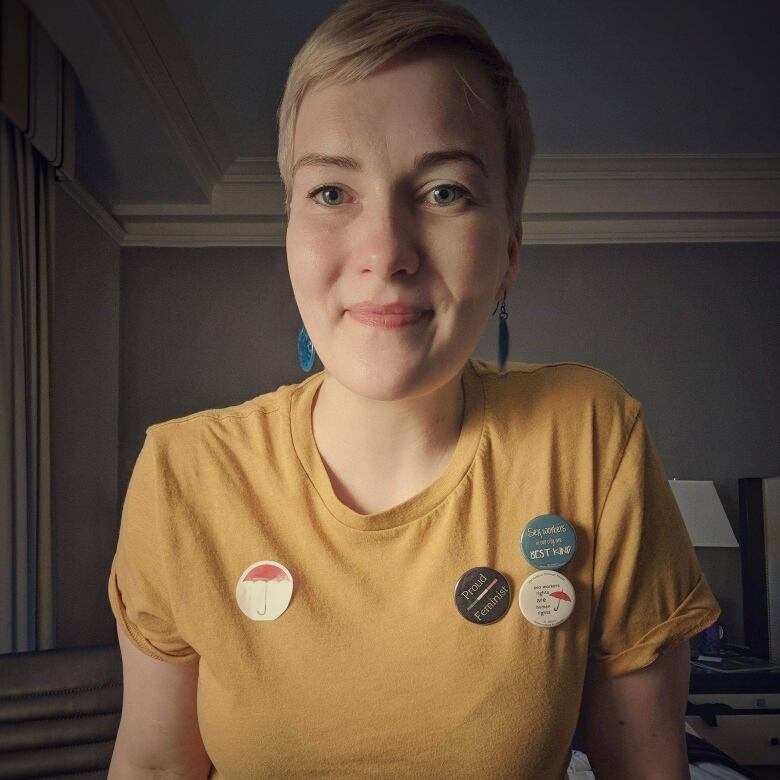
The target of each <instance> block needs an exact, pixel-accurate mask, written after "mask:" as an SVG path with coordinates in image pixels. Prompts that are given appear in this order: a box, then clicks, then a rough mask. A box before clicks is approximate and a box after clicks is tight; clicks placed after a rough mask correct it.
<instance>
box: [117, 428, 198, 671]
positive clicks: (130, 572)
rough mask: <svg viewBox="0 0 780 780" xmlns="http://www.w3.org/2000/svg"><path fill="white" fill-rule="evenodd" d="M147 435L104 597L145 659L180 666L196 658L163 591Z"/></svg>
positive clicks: (164, 547) (156, 473)
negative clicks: (183, 637)
mask: <svg viewBox="0 0 780 780" xmlns="http://www.w3.org/2000/svg"><path fill="white" fill-rule="evenodd" d="M158 460H159V458H158V455H157V453H156V449H155V441H154V439H153V437H152V436H151V435H150V434H148V433H147V436H146V440H145V441H144V445H143V447H142V448H141V452H140V453H139V455H138V458H137V460H136V463H135V466H134V468H133V473H132V476H131V477H130V483H129V485H128V488H127V494H126V496H125V502H124V506H123V508H122V519H121V524H120V529H119V540H118V543H117V547H116V552H115V554H114V559H113V562H112V564H111V573H110V575H109V581H108V598H109V602H110V604H111V611H112V612H113V613H114V617H115V618H116V620H117V623H118V625H119V627H120V629H121V630H122V631H124V633H125V634H126V635H127V637H128V638H129V639H130V640H131V641H132V642H133V644H135V646H136V647H137V648H138V649H139V650H141V651H142V652H143V653H145V654H146V655H149V656H151V657H152V658H156V659H158V660H160V661H169V662H172V663H184V662H187V661H191V660H195V659H196V658H197V657H198V655H197V653H196V652H195V651H194V650H193V649H192V647H190V645H188V644H187V643H186V642H185V641H184V640H183V639H182V637H181V636H179V634H178V632H177V629H176V624H175V622H174V618H173V614H172V609H171V603H170V594H169V588H168V580H167V572H168V569H169V566H168V565H167V561H168V560H169V559H170V556H171V554H172V548H173V545H172V544H171V542H170V534H169V533H165V532H164V526H163V524H164V523H165V520H166V517H165V515H166V513H165V502H164V500H163V497H162V495H161V493H162V492H163V491H162V489H161V487H162V485H161V483H162V475H161V472H160V468H159V465H158Z"/></svg>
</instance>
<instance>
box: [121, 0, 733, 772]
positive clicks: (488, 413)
mask: <svg viewBox="0 0 780 780" xmlns="http://www.w3.org/2000/svg"><path fill="white" fill-rule="evenodd" d="M279 122H280V132H279V164H280V170H281V173H282V178H283V180H284V183H285V187H286V192H287V213H288V217H289V223H288V231H287V257H288V263H289V270H290V277H291V280H292V285H293V290H294V293H295V299H296V302H297V304H298V307H299V310H300V313H301V316H302V319H303V322H304V326H305V327H304V328H303V329H302V332H301V337H300V344H299V347H300V348H301V352H302V360H304V361H305V360H306V358H307V357H308V356H310V355H311V353H312V351H314V350H316V353H317V354H318V355H319V357H320V359H321V361H322V364H323V366H324V371H323V372H319V373H316V374H314V375H312V376H310V377H309V378H308V379H306V380H305V381H303V382H301V383H300V384H298V385H293V386H285V387H281V388H279V389H278V390H277V391H276V392H273V393H269V394H266V395H262V396H260V397H258V398H254V399H251V400H249V401H247V402H246V403H244V404H241V405H239V406H235V407H230V408H227V409H218V410H209V411H204V412H201V413H197V414H193V415H190V416H188V417H185V418H181V419H178V420H172V421H168V422H166V423H161V424H158V425H153V426H151V427H150V428H149V429H148V430H147V438H146V442H145V443H144V446H143V449H142V451H141V453H140V455H139V457H138V461H137V463H136V466H135V470H134V472H133V476H132V480H131V483H130V486H129V488H128V493H127V497H126V500H125V506H124V511H123V517H122V528H121V533H120V538H119V544H118V547H117V553H116V556H115V559H114V564H113V567H112V572H111V579H110V583H109V595H110V599H111V605H112V608H113V610H114V614H115V615H116V618H117V623H118V634H119V639H120V645H121V647H122V654H123V665H124V671H125V701H124V708H123V715H122V722H121V726H120V729H119V733H118V736H117V743H116V748H115V753H114V760H113V764H112V773H111V775H110V776H111V777H117V778H119V777H123V776H126V777H131V776H143V773H139V774H138V775H134V774H133V773H132V772H131V771H130V770H129V767H131V766H134V767H145V768H146V769H147V770H150V769H151V768H156V769H164V770H168V771H169V772H171V773H172V774H173V773H175V772H178V773H179V774H181V775H183V776H187V777H198V776H200V777H205V776H209V777H213V778H216V777H224V778H231V780H234V779H236V778H242V777H244V778H276V777H295V778H298V777H334V778H335V777H338V778H351V777H360V778H363V777H421V778H422V777H424V778H432V777H442V778H445V777H446V778H476V777H488V778H510V777H513V778H515V777H523V778H533V779H536V778H539V779H541V780H543V779H545V778H555V780H560V778H561V777H563V776H565V774H566V769H567V765H568V763H569V758H570V747H571V742H572V738H573V735H574V732H575V728H576V726H577V723H578V715H579V714H580V712H581V713H582V716H581V721H580V723H581V729H582V735H583V738H584V740H585V747H586V749H587V751H588V755H589V757H590V759H591V763H592V765H593V767H594V770H595V772H596V774H597V776H598V778H599V780H605V778H607V779H609V778H628V777H631V778H649V777H658V778H660V777H663V778H665V779H669V778H672V779H673V778H683V777H687V776H688V767H687V760H686V756H685V737H684V728H683V713H684V708H685V701H686V694H687V683H688V651H687V641H686V640H687V639H688V638H689V637H691V636H693V635H694V634H696V633H697V632H699V631H701V630H702V629H703V628H704V627H706V626H707V625H710V624H711V623H713V622H714V621H715V619H716V618H717V617H718V615H719V613H720V610H719V607H718V605H717V602H716V601H715V599H714V598H713V596H712V593H711V592H710V589H709V587H708V585H707V583H706V580H705V579H704V577H703V576H702V573H701V571H700V569H699V567H698V564H697V561H696V557H695V555H694V552H693V550H692V548H691V545H690V541H689V540H688V537H687V534H686V531H685V527H684V525H683V523H682V520H681V518H680V515H679V512H678V510H677V508H676V505H675V503H674V499H673V498H672V495H671V493H670V490H669V486H668V483H667V482H666V478H665V475H664V473H663V468H662V466H661V464H660V462H659V460H658V457H657V455H656V452H655V449H654V447H653V444H652V441H651V439H650V436H649V434H648V432H647V429H646V427H645V425H644V420H643V416H642V412H641V406H640V404H639V402H638V401H637V400H636V399H634V398H633V397H632V396H631V395H630V394H629V393H628V392H627V391H626V389H625V388H624V387H623V386H622V385H621V384H620V383H619V382H618V381H617V380H615V379H614V378H612V377H611V376H609V375H607V374H605V373H604V372H602V371H599V370H597V369H595V368H591V367H588V366H583V365H578V364H571V363H567V364H551V365H541V364H526V363H509V364H507V365H506V366H497V365H494V364H491V363H487V362H484V361H477V360H472V359H471V358H470V356H471V354H472V352H473V350H474V348H475V346H476V344H477V342H478V340H479V337H480V334H481V333H482V330H483V328H484V326H485V323H486V321H487V319H488V317H489V316H490V313H491V310H494V309H495V308H496V307H497V306H498V305H501V307H502V316H505V313H506V309H505V301H506V300H507V299H508V297H509V293H510V291H511V289H512V286H513V284H514V282H515V279H516V276H517V272H518V267H519V260H520V245H521V239H522V227H521V221H520V215H521V208H522V201H523V194H524V191H525V186H526V182H527V179H528V171H529V166H530V159H531V156H532V153H533V139H532V132H531V124H530V119H529V117H528V113H527V108H526V104H525V96H524V93H523V91H522V88H521V87H520V85H519V84H518V83H517V81H516V79H515V77H514V75H513V73H512V70H511V66H510V65H509V64H508V62H507V61H506V60H505V59H504V58H503V57H502V55H501V54H500V53H499V52H498V51H497V50H496V49H495V46H494V45H493V43H492V42H491V41H490V39H489V37H488V35H487V33H486V32H485V31H484V29H483V28H482V27H481V26H480V25H479V23H478V22H477V21H476V20H475V19H474V18H473V17H472V16H471V15H470V14H469V13H468V12H466V11H465V10H463V9H461V8H459V7H457V6H453V5H449V4H446V3H443V2H438V1H436V0H424V2H415V1H414V0H401V1H398V2H390V1H389V0H377V1H371V2H367V1H366V0H357V1H356V2H354V1H353V2H351V3H348V4H347V5H345V6H343V7H342V8H341V9H339V10H338V11H337V12H336V13H335V14H333V15H332V16H331V17H330V18H329V19H327V20H326V21H325V22H324V23H323V24H322V25H321V26H320V27H319V28H318V30H317V31H315V33H314V34H313V35H312V36H311V38H310V39H309V40H308V41H307V43H306V44H305V45H304V47H303V49H302V50H301V51H300V52H299V54H298V55H297V57H296V59H295V61H294V63H293V66H292V68H291V71H290V75H289V78H288V82H287V86H286V90H285V94H284V98H283V101H282V104H281V106H280V110H279ZM500 362H501V361H500ZM196 689H197V704H196V694H195V691H196ZM148 774H149V772H148V771H147V775H148ZM177 776H178V775H177Z"/></svg>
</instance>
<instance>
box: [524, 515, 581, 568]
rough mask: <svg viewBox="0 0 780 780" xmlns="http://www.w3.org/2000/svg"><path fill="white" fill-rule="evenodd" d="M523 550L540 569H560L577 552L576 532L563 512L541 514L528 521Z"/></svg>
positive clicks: (529, 559)
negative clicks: (558, 513) (561, 513)
mask: <svg viewBox="0 0 780 780" xmlns="http://www.w3.org/2000/svg"><path fill="white" fill-rule="evenodd" d="M520 549H521V550H522V551H523V555H524V556H525V559H526V560H527V561H528V563H530V564H531V566H533V567H535V568H537V569H560V568H561V567H562V566H565V565H566V564H567V563H568V562H569V561H570V560H571V559H572V558H573V557H574V553H575V552H577V534H576V533H575V532H574V528H573V526H572V525H571V523H568V522H566V520H564V519H563V518H562V517H561V516H560V515H538V516H537V517H535V518H534V519H533V520H529V521H528V523H526V526H525V528H524V529H523V533H522V534H521V535H520Z"/></svg>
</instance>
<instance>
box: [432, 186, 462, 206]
mask: <svg viewBox="0 0 780 780" xmlns="http://www.w3.org/2000/svg"><path fill="white" fill-rule="evenodd" d="M441 190H444V191H445V192H450V193H452V195H453V197H452V198H448V199H447V200H446V201H441V200H438V199H437V198H436V195H434V202H435V203H436V204H437V205H439V206H449V205H450V204H451V203H455V202H456V201H458V200H460V199H461V198H466V199H467V200H468V197H467V195H468V192H467V191H466V190H464V189H463V187H458V186H457V185H455V184H439V185H438V186H437V187H434V188H433V189H432V190H431V192H433V193H436V192H440V191H441Z"/></svg>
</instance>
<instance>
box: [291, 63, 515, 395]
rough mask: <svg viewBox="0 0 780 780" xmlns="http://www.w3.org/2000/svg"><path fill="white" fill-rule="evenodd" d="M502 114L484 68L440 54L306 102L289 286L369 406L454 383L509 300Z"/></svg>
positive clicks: (323, 350) (333, 370) (314, 93)
mask: <svg viewBox="0 0 780 780" xmlns="http://www.w3.org/2000/svg"><path fill="white" fill-rule="evenodd" d="M453 65H456V66H457V68H458V70H460V72H461V73H462V74H463V75H464V77H465V78H466V80H467V81H468V82H469V84H470V85H471V86H472V88H473V89H474V91H475V92H476V94H477V95H478V96H479V98H481V99H482V100H484V101H487V102H488V103H489V104H490V106H491V107H492V108H486V107H485V106H484V105H483V104H482V103H481V102H480V100H479V99H478V98H477V97H475V96H474V94H473V93H471V91H470V90H469V89H468V87H466V86H465V85H464V84H463V82H462V81H461V80H460V78H459V77H458V75H457V73H456V72H455V70H454V68H453ZM496 107H497V99H496V97H495V95H494V93H493V91H492V88H491V85H490V82H489V80H488V78H487V77H486V76H485V75H484V74H483V72H482V70H481V69H480V67H479V66H478V65H477V64H475V63H473V62H472V61H471V60H470V59H468V58H464V57H459V56H453V55H451V54H447V53H445V52H443V51H438V52H437V51H436V50H431V51H428V52H427V53H417V54H405V55H402V56H401V57H398V58H395V59H393V60H392V61H391V62H390V63H388V64H386V65H385V66H384V67H382V68H381V69H380V70H379V71H377V72H375V73H373V74H372V75H370V76H368V77H366V78H365V79H362V80H360V81H357V82H354V83H351V84H346V85H340V84H326V85H318V86H316V87H315V88H313V89H310V90H309V91H308V92H307V93H306V95H305V96H304V98H303V101H302V103H301V106H300V110H299V114H298V120H297V124H296V127H295V136H294V144H293V160H294V175H293V178H292V188H291V203H290V216H289V223H288V227H287V261H288V267H289V271H290V278H291V280H292V286H293V291H294V294H295V299H296V302H297V304H298V308H299V310H300V313H301V316H302V318H303V322H304V324H305V325H306V329H307V331H308V332H309V335H310V337H311V339H312V342H313V344H314V348H315V349H316V351H317V353H318V355H319V357H320V359H321V360H322V363H323V365H324V366H325V369H326V371H327V373H328V375H329V376H332V377H334V378H335V379H336V380H337V381H339V382H340V383H341V384H343V385H344V386H345V387H347V388H349V389H350V390H352V391H353V392H355V393H358V394H359V395H363V396H365V397H369V398H374V399H377V400H398V399H402V398H410V397H413V396H416V395H420V394H423V393H427V392H431V391H433V390H435V389H436V388H437V387H440V386H442V385H443V384H444V383H446V382H447V381H449V380H451V379H453V377H455V376H456V375H457V374H458V372H459V371H460V369H461V368H462V367H463V364H464V363H465V362H466V360H467V359H468V358H469V356H470V355H471V354H472V352H473V350H474V347H475V346H476V344H477V342H478V341H479V338H480V336H481V334H482V330H483V328H484V326H485V323H486V321H487V318H488V316H489V315H490V313H491V311H492V309H493V307H494V306H495V301H496V300H497V299H498V300H500V298H501V295H502V294H503V291H504V289H505V288H506V290H507V291H508V289H509V287H511V284H512V282H513V280H514V276H515V274H516V272H517V264H518V261H519V250H520V241H519V239H520V236H519V235H517V236H512V235H510V226H509V222H508V218H507V214H506V200H505V194H504V193H505V189H504V188H505V178H504V166H503V163H504V147H503V131H502V123H501V119H500V114H499V113H498V112H497V110H496ZM454 150H459V151H458V153H457V154H453V153H452V152H453V151H454ZM388 306H395V307H396V308H390V309H388V308H387V307H388Z"/></svg>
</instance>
